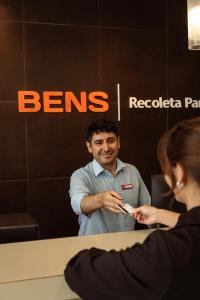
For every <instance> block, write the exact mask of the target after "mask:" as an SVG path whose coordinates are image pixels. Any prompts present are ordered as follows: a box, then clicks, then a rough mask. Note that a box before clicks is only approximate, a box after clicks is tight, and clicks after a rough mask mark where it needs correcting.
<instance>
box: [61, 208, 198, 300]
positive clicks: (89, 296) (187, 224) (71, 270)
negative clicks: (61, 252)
mask: <svg viewBox="0 0 200 300" xmlns="http://www.w3.org/2000/svg"><path fill="white" fill-rule="evenodd" d="M64 274H65V279H66V281H67V283H68V285H69V286H70V288H71V289H72V290H73V291H75V292H76V293H77V294H78V295H79V296H80V297H81V298H82V299H84V300H146V299H148V300H150V299H152V300H157V299H162V300H179V299H180V300H185V299H187V300H189V299H190V300H192V299H200V296H199V295H200V207H195V208H193V209H191V210H190V211H188V212H184V213H182V214H181V215H180V217H179V220H178V223H177V225H176V227H174V228H173V229H170V230H168V231H164V230H156V231H154V232H153V233H151V234H150V235H149V236H148V237H147V238H146V240H145V241H144V243H143V244H139V243H137V244H135V245H133V246H132V247H130V248H127V249H126V250H121V251H114V250H111V251H109V252H107V251H104V250H100V249H96V248H91V249H90V250H83V251H80V252H79V253H78V254H77V255H76V256H74V257H73V258H72V259H71V260H70V261H69V263H68V264H67V266H66V269H65V272H64Z"/></svg>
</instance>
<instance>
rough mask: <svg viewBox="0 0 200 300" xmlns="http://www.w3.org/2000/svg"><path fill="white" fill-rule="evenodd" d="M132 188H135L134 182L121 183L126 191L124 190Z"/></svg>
mask: <svg viewBox="0 0 200 300" xmlns="http://www.w3.org/2000/svg"><path fill="white" fill-rule="evenodd" d="M132 188H133V184H132V183H127V184H122V185H121V189H122V191H124V190H130V189H132Z"/></svg>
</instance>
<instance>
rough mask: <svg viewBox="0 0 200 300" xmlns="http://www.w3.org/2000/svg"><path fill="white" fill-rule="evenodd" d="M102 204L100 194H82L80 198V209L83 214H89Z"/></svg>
mask: <svg viewBox="0 0 200 300" xmlns="http://www.w3.org/2000/svg"><path fill="white" fill-rule="evenodd" d="M102 206H103V205H102V201H101V195H100V194H96V195H91V196H90V195H88V196H84V197H83V199H82V200H81V210H82V212H83V213H84V214H91V213H92V212H94V211H95V210H97V209H99V208H101V207H102Z"/></svg>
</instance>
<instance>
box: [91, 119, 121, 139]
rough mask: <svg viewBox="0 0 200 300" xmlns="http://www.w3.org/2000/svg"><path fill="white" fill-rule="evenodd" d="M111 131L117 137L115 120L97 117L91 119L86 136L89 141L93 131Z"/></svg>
mask: <svg viewBox="0 0 200 300" xmlns="http://www.w3.org/2000/svg"><path fill="white" fill-rule="evenodd" d="M100 132H113V133H115V134H116V136H117V137H118V135H119V134H118V129H117V126H116V124H115V122H113V121H110V120H106V119H97V120H95V121H93V122H92V123H91V124H90V125H89V126H88V129H87V133H86V138H87V141H88V142H91V140H92V136H93V134H94V133H100Z"/></svg>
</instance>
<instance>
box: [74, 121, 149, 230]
mask: <svg viewBox="0 0 200 300" xmlns="http://www.w3.org/2000/svg"><path fill="white" fill-rule="evenodd" d="M86 146H87V149H88V151H89V153H91V154H92V155H93V158H94V159H93V161H92V162H90V163H89V164H87V165H86V166H85V167H83V168H80V169H78V170H76V171H75V172H74V173H73V174H72V176H71V181H70V197H71V205H72V208H73V210H74V212H75V213H76V214H77V215H79V225H80V230H79V235H88V234H97V233H107V232H117V231H128V230H133V229H134V227H135V221H134V219H133V218H132V217H131V216H130V215H129V214H125V213H123V212H122V211H121V209H120V208H119V207H118V206H117V205H121V206H123V205H124V204H125V203H128V204H130V205H131V206H133V207H137V206H141V205H143V204H150V203H151V199H150V195H149V193H148V191H147V188H146V186H145V184H144V182H143V180H142V178H141V176H140V174H139V172H138V170H137V169H136V168H135V167H134V166H133V165H130V164H127V163H123V162H122V161H120V160H119V159H118V158H117V156H118V153H119V148H120V138H119V135H118V130H117V127H116V125H115V123H114V122H112V121H109V120H105V119H98V120H96V121H94V122H92V123H91V124H90V125H89V127H88V130H87V141H86Z"/></svg>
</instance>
